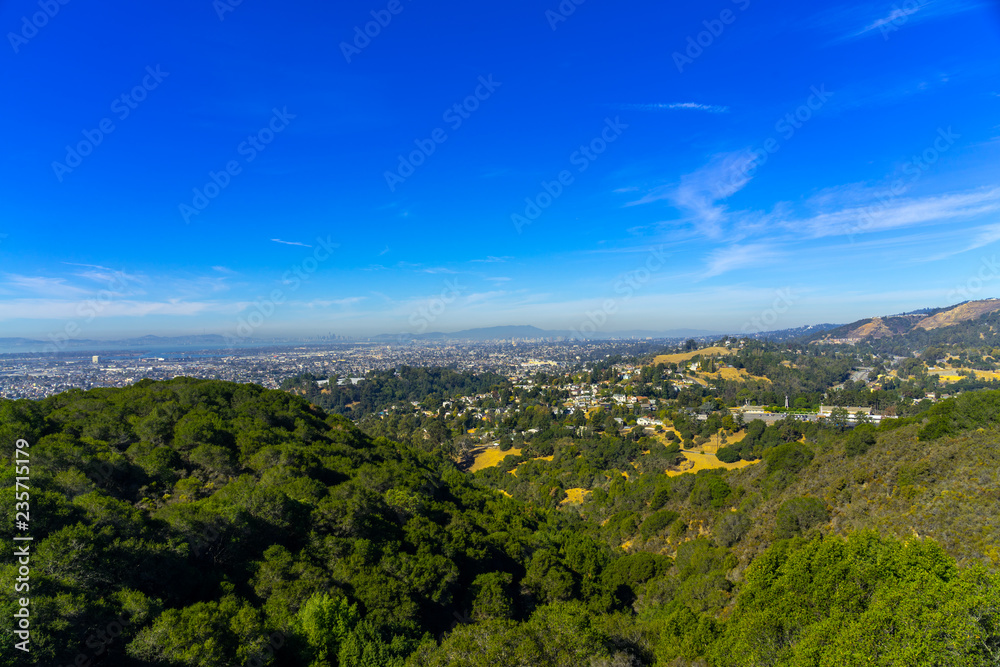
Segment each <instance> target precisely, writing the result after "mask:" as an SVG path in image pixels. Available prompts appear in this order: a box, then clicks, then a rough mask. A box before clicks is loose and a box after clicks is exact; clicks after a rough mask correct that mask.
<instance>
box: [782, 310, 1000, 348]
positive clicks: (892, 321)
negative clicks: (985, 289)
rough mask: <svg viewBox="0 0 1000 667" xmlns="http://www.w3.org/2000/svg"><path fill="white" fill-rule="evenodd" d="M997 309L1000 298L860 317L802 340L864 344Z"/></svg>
mask: <svg viewBox="0 0 1000 667" xmlns="http://www.w3.org/2000/svg"><path fill="white" fill-rule="evenodd" d="M997 311H1000V299H983V300H979V301H968V302H965V303H960V304H958V305H956V306H949V307H947V308H937V309H926V310H923V311H920V312H915V313H905V314H902V315H892V316H885V317H871V318H867V319H863V320H858V321H857V322H852V323H850V324H845V325H843V326H840V327H836V328H834V329H829V330H826V331H821V332H818V333H813V334H811V335H808V336H806V337H804V338H803V339H802V340H803V341H804V342H812V343H861V342H868V341H872V340H874V339H880V338H891V337H895V336H904V337H905V336H906V335H907V334H910V333H913V332H916V331H917V330H922V331H931V330H934V329H941V328H947V327H953V326H955V325H958V324H962V323H967V322H973V321H975V320H978V319H980V318H982V317H983V316H984V315H988V314H991V313H996V312H997Z"/></svg>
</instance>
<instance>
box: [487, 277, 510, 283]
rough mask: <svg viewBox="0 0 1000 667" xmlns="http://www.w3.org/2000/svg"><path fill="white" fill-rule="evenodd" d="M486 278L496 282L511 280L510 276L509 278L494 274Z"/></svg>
mask: <svg viewBox="0 0 1000 667" xmlns="http://www.w3.org/2000/svg"><path fill="white" fill-rule="evenodd" d="M486 280H491V281H493V282H495V283H505V282H507V281H509V280H510V278H508V277H507V276H492V277H489V278H487V279H486Z"/></svg>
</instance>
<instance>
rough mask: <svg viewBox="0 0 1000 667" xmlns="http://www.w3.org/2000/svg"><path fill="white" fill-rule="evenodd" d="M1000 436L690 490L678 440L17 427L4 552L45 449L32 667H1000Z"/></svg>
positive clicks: (6, 482) (172, 394)
mask: <svg viewBox="0 0 1000 667" xmlns="http://www.w3.org/2000/svg"><path fill="white" fill-rule="evenodd" d="M393 377H395V376H393ZM438 377H439V378H440V377H444V376H443V375H442V376H438ZM647 377H650V378H651V377H652V376H648V375H647ZM386 380H387V381H390V382H391V378H388V377H387V378H386ZM639 381H642V378H641V377H640V378H639ZM661 381H662V379H661ZM434 382H435V381H429V382H428V385H427V389H428V392H427V395H430V394H433V393H435V391H436V389H434V390H432V389H433V385H434ZM455 386H457V387H461V388H462V389H461V390H462V391H476V392H478V391H479V390H480V389H483V387H484V386H485V385H474V384H472V385H470V384H469V383H462V382H459V383H458V384H457V385H455ZM504 389H505V387H503V386H501V387H499V389H494V388H492V385H491V387H485V388H484V389H483V391H485V392H486V393H489V395H490V399H491V400H500V398H501V397H500V393H501V391H502V390H504ZM506 389H507V390H509V387H508V388H506ZM494 391H496V393H497V398H496V399H494V398H493V392H494ZM516 397H517V396H516V395H515V394H514V393H510V394H509V395H506V396H504V397H503V400H514V398H516ZM521 397H522V399H523V400H525V401H526V402H530V401H531V400H538V401H539V402H541V400H542V398H543V397H542V396H541V395H540V394H539V395H536V396H535V399H532V398H530V396H529V394H528V393H524V394H522V395H521ZM401 398H403V396H396V397H395V400H399V399H401ZM442 398H453V397H451V396H444V395H442ZM415 400H416V399H415ZM525 407H527V405H525ZM442 408H443V405H442V406H440V407H439V410H440V409H442ZM446 413H447V410H446ZM680 414H682V413H675V415H674V416H675V417H678V422H679V423H681V425H682V427H683V425H684V424H685V423H687V424H689V426H688V428H690V429H691V437H697V435H696V434H695V432H694V430H695V429H701V428H703V426H702V425H703V424H706V423H708V422H707V421H706V422H697V421H694V420H690V418H688V419H689V421H688V422H684V420H683V419H680V418H679V417H680ZM997 414H1000V392H977V393H973V394H966V395H963V396H960V397H959V398H958V399H951V400H949V401H944V402H942V403H939V404H937V405H935V406H934V407H933V408H931V409H930V410H928V411H926V412H925V413H924V414H922V415H918V416H915V417H912V418H909V419H906V420H902V419H901V420H896V421H895V423H893V424H892V426H888V425H886V424H883V425H882V426H880V427H878V428H875V427H872V426H866V427H864V428H860V427H859V428H858V429H854V430H848V431H846V432H841V430H842V429H838V428H833V427H818V428H814V429H811V430H809V429H806V430H802V429H799V430H795V429H793V428H792V427H793V425H792V424H791V423H788V424H786V425H781V424H778V425H776V426H773V427H764V428H763V429H761V428H760V427H754V428H755V429H756V430H755V431H754V435H753V436H752V437H751V436H750V434H749V433H748V434H747V435H745V436H744V441H745V440H746V438H748V437H750V438H751V441H750V443H749V444H747V445H743V444H742V443H741V447H740V448H738V449H739V451H738V452H737V453H738V454H739V455H741V456H742V455H743V454H744V452H745V453H746V455H747V458H749V459H753V460H755V461H758V462H755V463H752V464H750V465H748V466H747V467H744V468H741V469H738V470H732V471H728V472H726V471H722V470H706V471H701V472H698V473H697V474H682V475H676V476H667V475H664V474H663V473H662V470H663V467H665V466H666V465H669V464H670V462H671V459H672V458H673V457H675V456H676V454H677V452H678V451H680V445H681V443H680V442H678V443H674V444H672V445H670V446H665V445H659V448H658V449H657V448H656V447H653V446H652V445H653V443H652V442H651V441H642V439H641V438H640V439H639V440H635V439H630V438H628V437H622V436H621V435H620V434H618V433H617V430H616V429H612V430H611V432H610V433H607V432H599V431H595V432H594V433H593V434H588V433H587V432H586V431H587V427H586V426H585V425H584V426H582V427H581V430H580V433H581V434H583V435H581V436H578V437H570V436H567V435H566V434H565V433H563V434H559V435H558V437H557V436H556V435H555V434H553V435H552V436H551V437H549V438H548V439H542V440H539V441H538V443H537V446H538V447H544V448H546V451H548V450H551V457H552V458H551V460H544V459H539V460H535V459H534V458H532V457H531V456H526V455H524V454H522V455H520V456H519V457H515V458H514V459H510V460H509V461H512V462H513V465H512V464H511V463H510V462H508V463H505V464H504V465H502V466H500V467H495V468H489V469H487V470H483V471H481V472H478V473H475V474H469V473H465V472H462V471H461V470H460V469H458V468H457V467H456V466H455V464H454V463H453V460H452V456H451V455H450V454H449V453H447V452H444V451H441V450H440V448H434V447H428V446H415V445H414V444H413V443H410V444H407V443H398V442H395V441H393V440H390V439H387V438H385V437H373V436H371V435H368V434H366V433H365V432H363V431H362V430H360V429H359V428H357V427H356V426H354V425H353V424H352V423H351V422H350V421H349V420H347V419H345V418H344V417H343V416H340V415H336V414H330V413H328V412H326V411H324V410H323V409H322V408H320V407H318V406H316V405H314V404H311V403H310V402H309V401H308V400H307V399H305V398H303V397H301V396H297V395H294V394H291V393H288V392H284V391H272V390H265V389H263V388H260V387H256V386H253V385H237V384H230V383H224V382H218V381H203V380H193V379H190V378H179V379H177V380H174V381H170V382H158V383H157V382H147V381H144V382H140V383H138V384H136V385H134V386H132V387H129V388H127V389H107V390H104V389H102V390H91V391H71V392H67V393H64V394H60V395H57V396H53V397H51V398H48V399H45V400H43V401H39V402H29V401H0V441H2V442H3V443H4V446H5V449H4V457H5V469H4V476H3V484H2V489H0V493H2V494H3V495H4V496H5V502H4V503H3V508H4V511H5V512H6V513H7V521H8V522H9V523H8V525H11V523H12V522H13V520H14V516H13V512H14V507H15V493H16V489H15V479H16V477H17V471H16V467H15V463H14V460H13V459H14V455H13V444H12V443H13V442H14V441H15V440H17V439H19V438H23V439H25V440H26V441H27V442H28V443H30V447H28V448H27V451H28V452H29V456H30V463H31V505H32V508H31V509H32V522H31V531H32V535H33V537H34V540H35V541H34V543H33V547H32V557H31V570H32V574H31V582H30V585H31V588H30V591H29V594H30V597H31V624H32V625H31V627H32V636H31V654H30V661H31V662H29V663H28V664H40V665H69V664H84V663H86V664H88V665H90V664H93V665H153V664H156V665H171V666H174V665H177V666H179V665H204V666H216V665H218V666H222V665H227V666H228V665H233V664H240V665H245V664H246V665H251V664H252V665H311V666H313V667H322V666H329V667H334V666H336V665H344V666H352V667H353V666H359V667H361V666H365V667H367V666H372V667H374V666H376V665H377V666H379V667H382V666H385V665H390V666H391V665H399V666H404V665H405V666H410V665H412V666H416V665H441V666H445V665H468V666H470V667H471V666H479V665H489V666H491V667H496V666H506V665H510V666H515V665H516V666H521V665H523V666H525V667H527V666H529V665H531V666H536V665H541V666H546V665H559V666H563V665H565V666H567V667H569V666H570V665H572V666H574V667H575V666H577V665H592V666H611V665H615V666H619V667H624V666H629V665H632V666H638V665H704V664H710V665H786V664H787V665H792V664H795V665H799V664H810V665H812V664H815V665H826V664H830V665H834V664H837V665H840V664H878V665H897V664H914V665H920V664H928V665H931V664H948V665H951V664H956V665H995V664H996V659H997V656H998V655H1000V623H998V612H1000V581H998V578H997V575H996V568H997V566H998V565H1000V550H998V544H997V540H996V536H995V526H994V525H993V522H994V517H995V516H996V515H997V512H1000V495H998V494H997V492H996V489H997V488H998V480H997V470H998V469H1000V467H998V463H1000V460H998V459H1000V446H998V444H997V443H998V438H997V435H998V432H1000V425H998V423H997V422H998V419H997V417H996V415H997ZM551 416H552V415H551V414H550V418H551ZM532 419H534V418H532ZM539 419H540V418H539ZM715 426H716V424H715V423H712V424H711V425H710V427H711V428H714V427H715ZM718 426H719V427H721V428H725V425H723V424H722V423H721V419H720V420H719V424H718ZM734 426H736V428H739V425H734ZM744 428H748V427H744ZM544 432H545V430H544V429H542V430H539V433H544ZM420 442H421V443H426V440H424V439H421V441H420ZM532 446H535V445H532ZM530 453H534V454H541V452H540V451H535V452H530V451H529V454H530ZM650 461H651V463H647V462H650ZM633 463H636V464H637V465H639V468H637V467H636V466H635V465H633ZM643 464H644V465H645V468H643ZM515 466H516V470H514V467H515ZM623 468H624V469H627V470H630V472H631V474H630V475H629V476H627V477H626V476H625V475H623V474H621V472H622V469H623ZM513 473H516V474H513ZM569 484H573V485H579V486H585V487H586V489H587V490H588V493H587V495H586V497H585V499H584V500H583V501H582V502H576V503H570V504H565V503H561V502H560V500H561V499H563V498H564V497H565V491H566V489H567V488H569V486H568V485H569ZM508 496H511V497H508ZM17 573H18V570H17V565H16V564H12V563H11V562H10V561H9V560H8V561H6V562H5V563H4V565H3V566H2V568H0V578H2V579H3V585H4V586H6V587H8V588H7V590H8V591H12V590H13V589H14V584H15V580H16V578H17V576H18V575H17ZM0 605H2V606H3V611H2V613H4V614H6V615H7V617H8V618H11V617H12V615H13V613H14V611H15V605H16V601H14V600H13V599H11V598H10V596H7V597H5V598H4V599H3V600H2V601H0ZM14 643H15V637H14V636H13V635H12V631H11V630H10V629H8V630H6V631H5V637H4V643H3V645H2V648H0V662H2V664H7V665H14V664H25V663H24V659H23V654H21V653H19V652H18V651H17V650H16V649H15V648H14ZM80 656H82V657H80Z"/></svg>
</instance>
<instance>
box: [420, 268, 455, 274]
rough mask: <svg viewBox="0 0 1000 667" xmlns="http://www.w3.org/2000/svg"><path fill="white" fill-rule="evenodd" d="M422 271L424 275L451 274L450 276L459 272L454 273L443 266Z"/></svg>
mask: <svg viewBox="0 0 1000 667" xmlns="http://www.w3.org/2000/svg"><path fill="white" fill-rule="evenodd" d="M422 271H423V273H449V274H455V273H458V272H457V271H452V270H451V269H446V268H445V267H443V266H432V267H430V268H427V269H422Z"/></svg>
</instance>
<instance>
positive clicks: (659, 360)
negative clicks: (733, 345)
mask: <svg viewBox="0 0 1000 667" xmlns="http://www.w3.org/2000/svg"><path fill="white" fill-rule="evenodd" d="M734 353H735V350H730V349H729V348H727V347H718V346H716V347H706V348H704V349H701V350H695V351H694V352H678V353H677V354H661V355H658V356H657V357H656V358H655V359H653V365H654V366H655V365H656V364H679V363H681V362H682V361H688V360H689V359H692V358H694V357H696V356H698V355H699V354H700V355H703V356H704V355H709V356H715V355H719V354H734Z"/></svg>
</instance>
